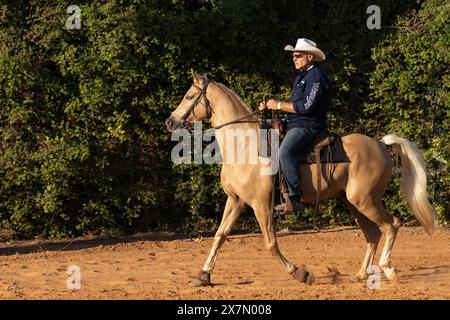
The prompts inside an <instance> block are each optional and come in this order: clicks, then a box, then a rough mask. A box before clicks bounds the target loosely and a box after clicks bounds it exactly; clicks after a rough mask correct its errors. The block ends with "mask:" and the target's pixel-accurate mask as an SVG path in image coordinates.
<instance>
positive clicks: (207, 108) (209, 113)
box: [181, 79, 259, 130]
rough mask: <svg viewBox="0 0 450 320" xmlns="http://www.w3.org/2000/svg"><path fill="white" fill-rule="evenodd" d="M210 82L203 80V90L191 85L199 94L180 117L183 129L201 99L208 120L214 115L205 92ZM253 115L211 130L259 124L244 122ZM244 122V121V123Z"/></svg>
mask: <svg viewBox="0 0 450 320" xmlns="http://www.w3.org/2000/svg"><path fill="white" fill-rule="evenodd" d="M210 82H211V80H209V79H205V84H204V85H203V88H200V87H199V86H197V85H196V84H195V83H194V84H192V85H193V86H194V87H196V88H197V89H199V90H200V93H199V94H198V95H197V97H196V98H195V100H194V102H193V103H192V105H191V106H190V107H189V109H188V110H186V112H185V113H184V114H183V115H182V116H181V126H182V127H185V126H186V125H187V124H188V121H187V120H186V119H187V118H188V117H189V116H190V115H191V113H194V115H195V111H194V110H195V108H196V107H197V106H198V104H199V103H200V101H201V99H202V97H203V100H204V103H202V104H203V106H204V107H205V111H206V116H207V117H208V118H210V117H211V116H212V114H213V113H214V110H213V108H212V107H211V102H210V101H209V99H208V97H207V96H206V90H207V89H208V85H209V84H210ZM254 116H255V114H249V115H246V116H244V117H240V118H237V119H235V120H232V121H229V122H226V123H223V124H221V125H219V126H215V127H213V128H212V129H215V130H218V129H220V128H223V127H225V126H228V125H230V124H234V123H253V122H259V120H245V119H248V118H251V117H254ZM244 120H245V121H244Z"/></svg>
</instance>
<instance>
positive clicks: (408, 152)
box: [381, 134, 436, 235]
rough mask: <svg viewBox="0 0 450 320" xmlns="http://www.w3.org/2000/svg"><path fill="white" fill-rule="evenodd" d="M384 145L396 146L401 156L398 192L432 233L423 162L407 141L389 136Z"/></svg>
mask: <svg viewBox="0 0 450 320" xmlns="http://www.w3.org/2000/svg"><path fill="white" fill-rule="evenodd" d="M381 142H383V143H384V144H386V145H398V146H400V148H397V150H398V151H399V153H400V156H401V162H402V176H401V181H400V190H401V192H402V194H403V196H404V197H405V198H406V201H407V202H408V205H409V208H410V209H411V211H412V212H413V213H414V216H415V217H416V218H417V220H419V222H420V224H421V225H422V227H423V228H424V229H425V231H426V232H427V233H428V234H430V235H431V234H432V233H433V229H434V226H435V225H436V213H435V211H434V208H433V206H432V205H431V204H430V202H429V201H428V193H427V173H426V169H425V161H424V160H423V157H422V153H421V152H420V151H419V149H418V148H417V147H416V146H415V145H414V144H413V143H412V142H411V141H409V140H406V139H403V138H400V137H398V136H396V135H394V134H389V135H387V136H385V137H383V139H381Z"/></svg>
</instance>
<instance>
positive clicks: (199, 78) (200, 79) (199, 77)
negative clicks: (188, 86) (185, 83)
mask: <svg viewBox="0 0 450 320" xmlns="http://www.w3.org/2000/svg"><path fill="white" fill-rule="evenodd" d="M191 73H192V77H193V78H194V82H195V83H200V82H202V81H203V78H202V76H201V75H199V74H198V73H197V72H195V71H194V70H193V69H191Z"/></svg>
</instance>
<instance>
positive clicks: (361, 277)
mask: <svg viewBox="0 0 450 320" xmlns="http://www.w3.org/2000/svg"><path fill="white" fill-rule="evenodd" d="M367 278H368V276H367V275H362V274H360V273H357V274H355V275H353V276H351V277H349V278H348V280H349V281H350V282H353V283H359V282H361V281H366V280H367Z"/></svg>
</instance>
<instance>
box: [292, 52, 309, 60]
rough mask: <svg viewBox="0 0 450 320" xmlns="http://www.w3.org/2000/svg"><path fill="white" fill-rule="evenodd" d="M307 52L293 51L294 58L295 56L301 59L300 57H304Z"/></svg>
mask: <svg viewBox="0 0 450 320" xmlns="http://www.w3.org/2000/svg"><path fill="white" fill-rule="evenodd" d="M306 55H307V54H306V53H293V54H292V58H294V59H300V58H303V57H304V56H306Z"/></svg>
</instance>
